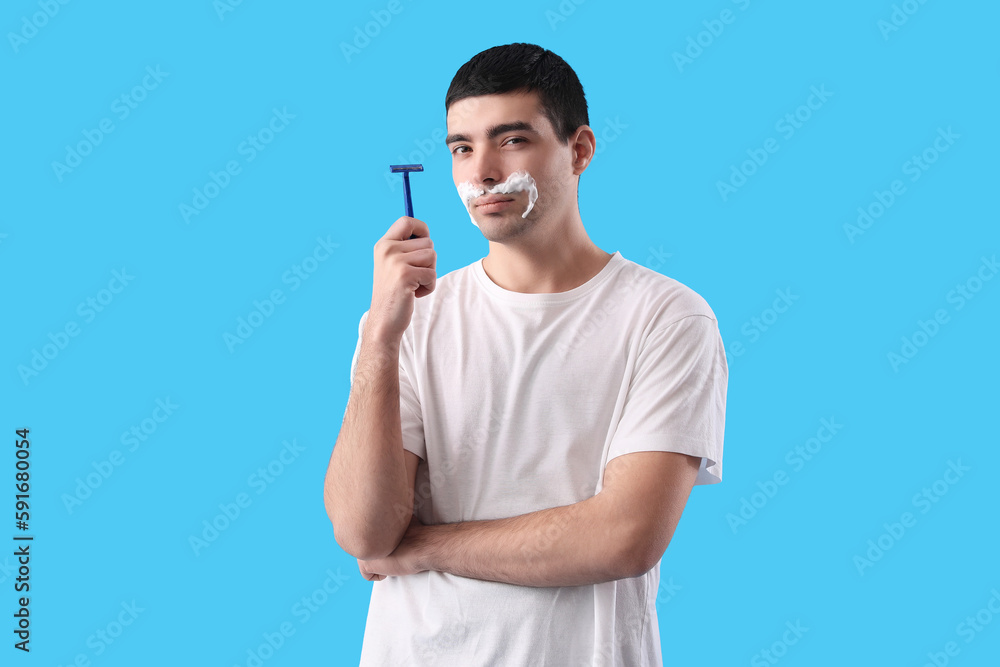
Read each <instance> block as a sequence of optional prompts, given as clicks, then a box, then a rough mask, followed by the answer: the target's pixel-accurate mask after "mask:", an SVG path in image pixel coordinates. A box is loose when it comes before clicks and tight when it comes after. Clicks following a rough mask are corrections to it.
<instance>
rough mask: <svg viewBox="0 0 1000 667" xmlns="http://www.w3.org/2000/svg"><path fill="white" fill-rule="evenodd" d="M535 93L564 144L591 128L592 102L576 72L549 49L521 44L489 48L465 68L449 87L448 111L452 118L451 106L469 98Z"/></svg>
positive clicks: (458, 73) (462, 67)
mask: <svg viewBox="0 0 1000 667" xmlns="http://www.w3.org/2000/svg"><path fill="white" fill-rule="evenodd" d="M534 90H537V91H538V96H539V99H540V100H541V103H542V110H543V111H544V113H545V116H546V117H547V118H548V119H549V122H551V123H552V127H553V129H554V130H555V133H556V136H557V137H558V138H559V140H560V141H562V142H563V143H567V142H568V141H569V138H570V137H571V136H573V133H574V132H576V130H577V128H579V127H580V126H581V125H590V118H589V116H588V115H587V98H586V97H585V96H584V94H583V86H582V85H580V79H578V78H577V76H576V72H574V71H573V68H572V67H570V66H569V65H568V64H567V63H566V61H565V60H563V59H562V58H560V57H559V56H557V55H556V54H554V53H552V52H551V51H549V50H548V49H543V48H542V47H540V46H538V45H536V44H524V43H520V42H518V43H515V44H506V45H504V46H494V47H493V48H490V49H486V50H485V51H481V52H479V53H477V54H476V55H474V56H472V58H471V59H470V60H469V62H467V63H465V64H464V65H462V66H461V67H460V68H459V69H458V72H456V73H455V77H454V78H453V79H452V80H451V85H450V86H449V87H448V93H447V94H446V95H445V98H444V111H445V114H446V115H447V113H448V109H450V108H451V105H452V104H454V103H455V102H458V101H459V100H463V99H465V98H466V97H476V96H478V95H494V94H502V93H509V92H514V91H518V92H525V93H529V92H531V91H534Z"/></svg>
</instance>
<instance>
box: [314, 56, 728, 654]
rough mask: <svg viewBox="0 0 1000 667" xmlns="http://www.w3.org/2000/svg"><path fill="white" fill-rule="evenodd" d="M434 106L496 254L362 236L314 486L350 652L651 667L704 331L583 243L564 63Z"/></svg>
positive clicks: (700, 461)
mask: <svg viewBox="0 0 1000 667" xmlns="http://www.w3.org/2000/svg"><path fill="white" fill-rule="evenodd" d="M445 109H446V112H447V123H448V137H447V139H446V143H447V145H448V147H449V149H450V150H451V152H452V171H453V176H454V180H455V184H456V187H458V189H459V192H460V194H461V195H462V196H463V202H464V203H465V204H466V205H467V207H468V210H469V214H470V217H471V219H472V222H473V223H474V224H476V225H477V226H478V227H479V230H480V231H481V232H482V234H483V236H485V237H486V238H487V239H488V240H489V254H488V255H487V256H486V257H485V258H483V259H482V260H480V261H477V262H474V263H472V264H470V265H468V266H466V267H464V268H462V269H459V270H456V271H453V272H451V273H449V274H447V275H445V276H442V277H441V278H440V279H437V276H436V271H435V268H434V267H435V253H434V249H433V244H432V242H431V240H430V234H429V229H428V226H427V224H425V223H424V222H422V221H420V220H417V219H414V218H409V217H403V218H400V219H398V220H397V221H396V222H395V223H393V225H392V226H391V227H390V228H389V230H388V232H387V233H386V234H385V236H384V237H382V239H380V240H379V242H378V243H377V244H376V245H375V272H374V284H373V290H372V304H371V307H370V309H369V310H368V311H366V312H365V313H364V314H363V315H362V317H361V321H360V323H359V328H358V345H357V348H356V349H355V353H354V359H353V361H352V365H351V377H352V385H351V393H350V398H349V400H348V406H347V410H346V413H345V418H344V423H343V426H342V428H341V432H340V435H339V437H338V440H337V444H336V446H335V448H334V451H333V455H332V457H331V460H330V467H329V470H328V472H327V479H326V486H325V499H326V507H327V511H328V513H329V515H330V519H331V521H332V522H333V526H334V535H335V537H336V539H337V542H338V544H340V545H341V547H342V548H343V549H344V550H345V551H347V552H348V553H350V554H351V555H353V556H355V557H357V558H358V559H359V561H358V564H359V569H360V571H361V573H362V575H364V576H365V577H366V578H367V579H370V580H374V581H375V582H376V583H375V584H374V587H373V590H372V597H371V604H370V607H369V611H368V620H367V626H366V629H365V635H364V642H363V648H362V655H361V664H362V665H363V666H369V665H370V666H375V665H379V666H382V665H402V664H407V665H434V666H441V665H462V666H463V667H468V666H475V665H505V666H506V665H559V666H560V667H563V666H567V665H574V666H575V665H622V666H626V665H627V666H628V667H636V666H652V665H660V664H662V658H661V651H660V638H659V630H658V623H657V615H656V596H657V590H658V587H659V561H660V558H661V557H662V555H663V553H664V550H665V549H666V548H667V545H668V543H669V542H670V539H671V537H672V535H673V533H674V529H675V528H676V526H677V523H678V521H679V519H680V517H681V513H682V511H683V509H684V505H685V503H686V502H687V498H688V495H689V493H690V491H691V488H692V486H693V485H694V484H710V483H714V482H718V481H720V479H721V476H722V442H723V431H724V422H725V403H726V386H727V380H728V369H727V366H726V357H725V351H724V349H723V345H722V339H721V336H720V335H719V330H718V323H717V322H716V319H715V316H714V314H713V312H712V310H711V308H709V306H708V304H707V303H706V302H705V301H704V299H702V298H701V297H700V296H699V295H698V294H697V293H695V292H694V291H693V290H691V289H690V288H688V287H686V286H685V285H683V284H681V283H679V282H677V281H676V280H673V279H671V278H668V277H666V276H663V275H661V274H659V273H656V272H655V271H652V270H651V269H648V268H645V267H643V266H640V265H638V264H636V263H634V262H632V261H630V260H627V259H625V258H624V257H622V255H621V254H620V253H618V252H615V253H613V254H612V253H607V252H605V251H603V250H601V249H600V248H598V247H597V246H596V245H595V244H594V243H593V242H592V241H591V240H590V238H589V237H588V236H587V233H586V231H585V230H584V227H583V223H582V221H581V218H580V212H579V208H578V205H577V188H578V184H579V179H580V175H581V174H582V173H583V172H584V170H585V169H586V168H587V166H588V164H589V163H590V161H591V160H592V159H593V157H594V144H595V138H594V133H593V131H592V130H591V128H590V127H589V126H588V123H589V120H588V116H587V104H586V100H585V98H584V93H583V88H582V86H581V85H580V82H579V81H578V79H577V77H576V74H575V73H574V72H573V70H572V69H571V68H570V67H569V65H567V64H566V63H565V62H564V61H563V60H562V59H561V58H560V57H559V56H557V55H555V54H554V53H552V52H550V51H547V50H544V49H542V48H540V47H538V46H534V45H530V44H510V45H507V46H500V47H495V48H492V49H488V50H486V51H484V52H482V53H480V54H478V55H476V56H475V57H473V58H472V59H471V60H470V61H469V62H468V63H466V64H465V65H463V66H462V67H461V68H460V69H459V71H458V73H457V74H456V75H455V78H454V80H453V81H452V83H451V87H450V88H449V90H448V94H447V97H446V101H445ZM502 184H506V185H507V187H497V186H501V185H502ZM519 188H520V189H519ZM411 234H415V235H416V238H410V236H411Z"/></svg>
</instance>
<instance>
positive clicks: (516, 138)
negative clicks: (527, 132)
mask: <svg viewBox="0 0 1000 667" xmlns="http://www.w3.org/2000/svg"><path fill="white" fill-rule="evenodd" d="M512 141H520V142H524V141H525V139H524V138H523V137H511V138H510V139H508V140H507V141H505V142H504V143H508V144H509V143H510V142H512Z"/></svg>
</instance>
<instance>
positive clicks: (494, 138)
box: [446, 91, 586, 242]
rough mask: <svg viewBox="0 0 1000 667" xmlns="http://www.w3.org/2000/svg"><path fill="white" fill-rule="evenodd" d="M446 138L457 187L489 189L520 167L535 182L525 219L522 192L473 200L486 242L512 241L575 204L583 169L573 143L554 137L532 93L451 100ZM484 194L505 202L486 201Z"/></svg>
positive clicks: (525, 199)
mask: <svg viewBox="0 0 1000 667" xmlns="http://www.w3.org/2000/svg"><path fill="white" fill-rule="evenodd" d="M446 142H447V145H448V149H449V150H450V151H451V158H452V159H451V165H452V168H451V171H452V177H453V178H454V180H455V185H456V186H457V185H458V184H459V183H463V182H470V183H472V185H474V186H476V187H478V188H481V189H483V190H489V189H490V188H491V187H493V186H494V185H497V184H500V183H503V182H504V181H505V180H507V177H508V176H510V175H511V174H512V173H513V172H515V171H518V170H524V171H527V172H528V173H529V174H530V175H531V177H532V178H533V179H534V180H535V184H536V187H537V189H538V200H537V201H536V202H535V204H534V206H532V209H531V211H530V212H529V213H528V215H527V217H526V218H522V217H521V215H522V214H523V213H524V211H525V209H526V208H527V207H528V194H529V193H528V192H526V191H521V192H512V193H510V194H504V195H490V194H489V193H487V194H486V195H484V196H482V197H477V198H476V199H473V200H472V202H471V203H470V205H469V208H470V213H471V215H472V217H473V219H474V220H475V221H476V224H478V225H479V229H480V230H482V232H483V236H485V237H486V238H487V239H489V240H490V241H497V242H503V241H505V240H508V239H512V238H514V237H516V236H519V235H521V234H523V233H524V232H526V231H528V230H530V229H532V228H533V227H535V225H536V223H539V222H542V223H544V222H546V221H549V220H551V219H558V218H561V217H563V216H566V215H567V214H568V213H569V212H570V211H572V210H573V209H572V207H573V206H575V205H576V183H577V175H578V174H579V173H581V172H582V171H583V168H582V167H579V165H578V166H577V168H576V169H574V165H573V157H574V155H573V148H572V146H573V141H572V140H571V141H570V143H569V144H568V145H567V144H564V143H562V142H560V141H559V140H558V139H557V138H556V134H555V130H554V128H553V127H552V123H551V122H550V121H549V119H548V118H547V117H546V116H545V114H544V112H543V111H542V106H541V103H540V101H539V99H538V93H537V92H536V91H532V92H530V93H527V94H525V93H520V92H514V93H504V94H502V95H482V96H479V97H467V98H465V99H463V100H459V101H458V102H455V103H454V104H452V105H451V107H450V108H449V109H448V137H447V139H446ZM583 166H586V164H585V163H584V165H583ZM488 197H491V198H493V199H498V198H499V199H503V200H506V201H504V202H499V203H493V204H489V203H486V201H485V200H486V199H487V198H488Z"/></svg>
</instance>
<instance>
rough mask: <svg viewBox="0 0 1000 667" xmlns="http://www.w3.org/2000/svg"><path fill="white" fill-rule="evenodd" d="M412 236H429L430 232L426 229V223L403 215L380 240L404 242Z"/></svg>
mask: <svg viewBox="0 0 1000 667" xmlns="http://www.w3.org/2000/svg"><path fill="white" fill-rule="evenodd" d="M412 235H416V236H419V237H426V236H430V230H429V229H428V228H427V223H426V222H424V221H423V220H419V219H417V218H411V217H409V216H405V215H404V216H403V217H401V218H399V219H397V220H396V222H394V223H392V226H390V227H389V230H388V231H387V232H386V233H385V236H383V237H382V238H384V239H389V240H392V241H406V240H408V239H410V238H411V236H412Z"/></svg>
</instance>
